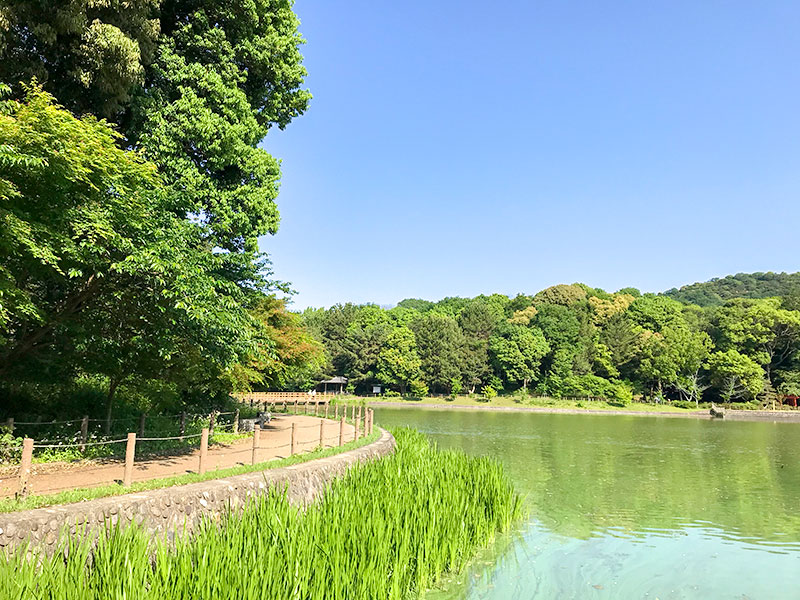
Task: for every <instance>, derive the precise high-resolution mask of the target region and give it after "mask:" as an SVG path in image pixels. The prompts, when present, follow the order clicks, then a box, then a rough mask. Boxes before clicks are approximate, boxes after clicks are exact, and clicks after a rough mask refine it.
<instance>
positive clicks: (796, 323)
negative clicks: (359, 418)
mask: <svg viewBox="0 0 800 600" xmlns="http://www.w3.org/2000/svg"><path fill="white" fill-rule="evenodd" d="M794 277H795V276H788V275H779V276H776V275H773V274H754V275H737V276H734V277H731V278H724V279H720V280H715V281H712V282H709V283H708V284H695V286H688V288H691V289H692V290H697V293H698V294H701V293H702V292H703V291H705V290H715V292H714V293H715V296H713V298H714V301H713V302H712V301H709V300H708V299H709V298H711V297H712V296H711V292H710V291H709V292H707V293H706V294H705V295H703V296H701V297H702V298H704V299H705V300H706V301H705V302H704V303H703V304H697V303H692V302H689V301H688V298H689V295H688V293H687V294H684V295H683V296H680V294H681V293H682V292H681V291H672V290H671V291H670V292H668V293H667V294H663V295H657V294H641V293H640V292H639V291H638V290H636V289H635V288H625V289H622V290H619V291H617V292H615V293H609V292H606V291H604V290H601V289H597V288H592V287H589V286H587V285H584V284H570V285H564V284H562V285H555V286H552V287H550V288H547V289H545V290H542V291H540V292H539V293H537V294H535V295H533V296H529V295H525V294H518V295H517V296H516V297H514V298H510V297H508V296H505V295H502V294H492V295H491V296H477V297H475V298H445V299H443V300H440V301H439V302H430V301H426V300H420V299H407V300H403V301H402V302H400V303H399V304H398V305H397V306H396V307H394V308H391V309H388V310H387V309H383V308H380V307H378V306H375V305H361V306H356V305H353V304H344V305H336V306H333V307H332V308H330V309H328V310H325V309H308V310H306V311H305V312H304V313H303V322H304V323H305V325H306V327H308V329H309V331H310V333H311V334H312V335H313V336H314V337H315V338H316V339H317V340H319V341H320V342H321V343H322V345H323V346H324V348H325V354H326V359H327V363H326V366H325V368H324V369H323V371H324V374H326V375H341V376H345V377H347V378H349V382H350V383H349V387H350V389H351V390H352V391H354V392H357V393H358V392H370V391H371V386H372V385H374V384H381V385H383V386H385V387H387V388H388V390H389V393H399V394H412V395H420V396H421V395H425V394H427V393H430V392H433V393H444V394H453V395H455V394H459V393H465V392H467V393H473V392H474V393H481V394H483V395H485V396H488V397H491V396H493V395H495V394H497V393H498V392H502V391H504V392H507V393H514V392H521V393H535V394H539V395H546V396H555V397H561V396H594V397H603V398H607V399H609V400H612V401H616V402H620V403H625V402H629V401H630V400H631V399H632V397H633V396H634V395H642V396H644V397H646V398H650V399H659V398H660V399H663V400H668V401H671V400H677V401H683V402H695V403H696V402H699V401H700V400H701V399H714V400H721V401H761V400H764V399H767V400H769V399H771V398H774V397H776V394H777V393H779V392H780V393H784V394H798V393H800V360H799V358H800V357H799V356H798V352H799V351H800V312H799V311H798V310H797V309H798V308H800V305H799V304H798V302H797V298H796V296H795V295H794V294H793V293H791V294H789V293H782V294H778V295H776V296H774V297H769V298H753V297H751V296H755V295H763V294H768V293H770V292H771V291H773V290H780V291H781V292H786V291H788V290H790V289H791V284H790V283H789V282H790V281H792V279H793V278H794ZM717 282H726V283H725V284H717ZM731 282H739V283H738V284H736V283H731ZM746 282H759V285H756V284H755V283H752V284H751V285H749V286H748V287H746V289H745V290H744V291H745V293H747V294H748V297H741V298H740V297H733V298H730V297H727V296H729V295H730V294H731V293H734V292H733V291H732V290H733V289H735V286H736V285H739V289H744V288H745V286H746ZM702 286H706V287H702ZM686 289H687V288H683V290H686ZM723 294H724V295H725V296H726V298H724V299H723ZM673 295H679V296H680V297H681V299H682V301H681V302H679V301H678V300H676V299H674V298H673V297H672V296H673Z"/></svg>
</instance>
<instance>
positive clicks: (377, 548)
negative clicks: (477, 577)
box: [0, 429, 520, 600]
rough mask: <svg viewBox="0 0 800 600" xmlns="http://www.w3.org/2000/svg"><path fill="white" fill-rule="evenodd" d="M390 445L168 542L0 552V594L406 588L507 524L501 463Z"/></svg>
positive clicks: (511, 498)
mask: <svg viewBox="0 0 800 600" xmlns="http://www.w3.org/2000/svg"><path fill="white" fill-rule="evenodd" d="M394 434H395V437H396V438H397V442H398V450H397V452H396V453H395V454H394V455H392V456H390V457H387V458H384V459H382V460H379V461H375V462H371V463H368V464H364V465H361V466H358V467H356V468H353V469H351V470H350V471H349V472H348V474H347V475H346V476H344V477H342V478H340V479H337V480H336V481H335V482H334V483H333V484H332V485H331V486H330V488H329V489H328V490H327V491H326V492H325V494H324V495H323V496H322V498H321V499H320V500H319V501H318V502H317V503H315V504H314V505H312V506H310V507H309V508H307V509H305V510H303V509H301V508H298V507H296V506H293V505H291V504H289V502H288V501H287V499H286V495H285V493H283V492H281V491H277V490H273V491H271V492H270V493H269V494H267V495H265V496H263V497H261V498H259V499H258V500H256V501H254V502H251V503H250V504H248V505H247V506H246V507H245V509H244V510H243V511H242V512H239V513H231V514H227V515H225V516H224V517H223V518H222V519H221V520H220V521H219V522H213V521H210V520H209V521H206V522H204V523H203V524H202V525H201V526H200V527H199V528H198V529H197V530H196V531H195V533H194V534H193V535H192V536H190V537H183V538H180V539H179V540H178V541H177V542H176V543H175V544H174V545H172V546H169V545H167V544H166V543H164V542H163V541H157V542H150V540H149V539H148V537H147V535H146V534H145V533H144V532H142V531H141V530H139V529H137V528H136V527H127V528H125V529H122V530H120V529H117V528H113V529H109V530H108V531H107V532H106V534H105V535H104V536H102V538H101V539H100V540H99V542H98V543H97V544H96V546H94V547H92V546H91V545H90V544H89V543H88V542H86V541H82V542H79V541H74V540H73V541H71V542H65V543H64V544H63V545H62V547H61V549H60V551H59V552H57V553H56V554H55V555H54V556H53V557H50V558H47V557H43V556H40V555H36V554H33V555H31V554H26V553H25V552H24V551H20V552H17V553H15V554H13V555H11V556H10V557H8V558H7V559H2V558H0V598H14V599H23V598H24V599H28V598H30V599H56V598H59V599H70V600H72V599H75V600H89V599H91V600H95V599H97V600H99V599H104V600H105V599H110V598H114V599H123V598H124V599H126V600H136V599H155V598H158V599H159V600H171V599H186V600H189V599H192V600H204V599H209V600H210V599H212V598H213V599H217V598H226V599H227V598H231V599H233V598H236V599H242V600H256V599H258V600H278V599H283V598H286V599H297V600H300V599H318V598H331V599H364V600H374V599H376V598H396V599H402V598H409V597H416V596H419V595H421V594H422V593H424V591H425V590H426V589H428V588H430V587H431V586H433V585H435V584H436V581H437V579H438V578H439V577H440V576H441V575H443V574H444V573H447V572H451V571H458V570H460V569H461V568H462V567H463V566H464V565H465V564H466V562H467V561H468V560H469V559H470V557H471V556H472V555H473V553H474V552H475V550H476V549H477V548H478V547H479V546H481V545H484V544H486V543H488V542H489V541H490V540H491V539H492V537H493V536H494V535H495V534H496V533H497V532H501V531H505V530H507V529H508V528H509V526H510V524H511V522H512V521H513V520H514V519H515V518H516V517H517V516H518V513H519V511H520V503H519V498H518V496H517V495H516V494H515V492H514V491H513V489H512V486H511V484H510V482H509V480H508V478H507V477H506V476H505V474H504V473H503V470H502V468H501V466H500V465H499V464H498V463H496V462H495V461H493V460H490V459H486V458H474V457H469V456H467V455H465V454H463V453H461V452H454V451H439V450H437V449H436V448H435V447H432V446H431V445H430V444H429V442H428V441H427V440H426V439H425V438H424V437H423V436H422V435H421V434H419V433H417V432H415V431H412V430H409V429H401V430H397V431H395V432H394Z"/></svg>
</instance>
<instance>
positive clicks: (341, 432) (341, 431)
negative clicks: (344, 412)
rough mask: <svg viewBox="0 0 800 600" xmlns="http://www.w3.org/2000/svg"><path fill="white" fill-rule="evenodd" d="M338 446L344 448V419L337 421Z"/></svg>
mask: <svg viewBox="0 0 800 600" xmlns="http://www.w3.org/2000/svg"><path fill="white" fill-rule="evenodd" d="M339 445H340V446H344V417H342V418H341V420H340V421H339Z"/></svg>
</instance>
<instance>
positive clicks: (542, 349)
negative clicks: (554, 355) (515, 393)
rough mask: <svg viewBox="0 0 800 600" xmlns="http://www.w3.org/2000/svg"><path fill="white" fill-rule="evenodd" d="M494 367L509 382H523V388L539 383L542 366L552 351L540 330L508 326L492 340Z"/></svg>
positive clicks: (491, 351)
mask: <svg viewBox="0 0 800 600" xmlns="http://www.w3.org/2000/svg"><path fill="white" fill-rule="evenodd" d="M489 351H490V356H491V361H492V364H493V365H494V366H495V369H496V371H497V372H499V373H501V374H502V377H503V379H504V380H505V381H506V382H509V383H516V382H521V383H522V386H523V387H524V388H527V387H528V383H529V382H530V381H536V379H537V378H538V374H539V364H540V362H541V360H542V358H543V357H544V356H545V355H546V354H547V353H548V352H549V351H550V345H549V344H548V343H547V340H546V339H545V338H544V335H543V334H542V332H541V330H539V329H536V328H533V329H531V328H527V327H523V326H521V325H513V324H510V323H509V324H507V325H504V326H502V327H500V328H498V330H497V332H496V333H495V335H494V336H492V338H491V339H490V340H489Z"/></svg>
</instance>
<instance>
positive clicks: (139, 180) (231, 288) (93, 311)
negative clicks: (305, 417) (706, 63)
mask: <svg viewBox="0 0 800 600" xmlns="http://www.w3.org/2000/svg"><path fill="white" fill-rule="evenodd" d="M117 141H118V136H117V134H116V133H115V132H114V131H113V130H112V129H111V128H110V127H109V126H108V125H107V124H106V123H104V122H102V121H98V120H97V119H95V118H94V117H91V116H87V117H85V118H83V119H78V118H76V117H74V116H73V115H72V114H70V113H69V112H68V111H66V110H64V109H62V108H60V107H59V106H57V105H55V104H54V103H53V101H52V98H51V97H50V96H49V95H48V94H46V93H44V92H42V91H41V90H40V89H38V88H35V87H34V88H31V89H30V90H29V92H28V94H27V96H26V98H25V100H24V101H23V102H18V101H5V102H3V104H2V105H0V225H1V226H0V259H1V260H0V298H2V310H0V370H2V372H3V373H4V375H6V376H10V375H12V374H13V376H15V377H21V378H23V379H24V378H26V377H29V376H32V375H35V376H37V377H38V376H40V375H41V372H42V370H43V369H46V368H47V367H48V365H51V364H59V365H61V366H64V365H67V366H72V367H74V368H76V369H82V370H84V371H88V372H94V373H100V374H103V375H106V376H107V377H108V378H109V381H110V387H109V404H110V401H111V399H112V398H113V393H114V389H115V388H116V386H118V385H119V383H120V381H122V380H123V379H124V378H125V377H127V376H129V375H131V374H133V373H136V372H139V373H142V372H143V371H145V372H146V373H145V375H147V374H150V375H156V374H157V371H158V370H159V369H160V368H167V367H168V366H169V365H170V363H171V361H172V360H173V358H174V357H175V356H176V355H177V354H179V350H180V349H181V348H185V347H186V346H187V345H191V346H192V347H193V348H195V349H198V350H199V351H200V354H201V356H202V357H203V360H205V361H206V362H207V363H213V364H216V365H221V366H225V365H230V364H232V363H233V362H234V361H236V360H238V359H239V358H240V357H242V356H243V355H245V354H246V352H247V351H248V349H249V348H250V346H251V332H252V331H253V329H252V320H251V319H250V318H249V316H248V315H247V312H246V306H247V304H248V303H249V302H250V299H251V298H252V297H253V295H254V294H255V293H256V291H257V290H259V289H266V285H267V284H266V281H265V280H264V279H263V275H264V273H263V272H261V271H260V265H258V264H255V263H251V262H247V261H246V262H243V263H237V261H236V257H231V256H230V255H229V254H227V253H222V252H215V251H213V249H212V248H211V247H210V246H209V244H208V242H207V240H206V239H205V236H204V234H203V231H202V228H201V227H200V226H199V225H197V224H193V223H192V222H190V221H188V220H186V219H183V218H182V217H181V216H180V214H179V213H180V208H181V205H180V204H179V203H176V197H175V196H173V195H171V194H170V193H168V191H167V189H166V188H165V186H164V184H163V183H162V182H161V179H160V178H159V176H158V174H157V172H156V169H155V167H154V165H152V164H150V163H147V162H146V161H144V160H143V159H142V157H141V156H140V155H139V153H137V152H133V151H126V150H122V149H120V147H119V146H118V144H117ZM154 363H157V365H155V364H154Z"/></svg>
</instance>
